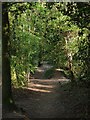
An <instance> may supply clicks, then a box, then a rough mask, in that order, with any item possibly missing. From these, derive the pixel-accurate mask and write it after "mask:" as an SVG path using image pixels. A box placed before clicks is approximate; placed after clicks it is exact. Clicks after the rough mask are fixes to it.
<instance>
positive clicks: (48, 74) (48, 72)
mask: <svg viewBox="0 0 90 120" xmlns="http://www.w3.org/2000/svg"><path fill="white" fill-rule="evenodd" d="M54 71H55V69H54V68H53V67H52V68H50V69H48V70H46V72H45V74H44V76H43V78H44V79H50V78H52V77H53V75H54Z"/></svg>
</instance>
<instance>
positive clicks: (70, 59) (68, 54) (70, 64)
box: [65, 38, 76, 83]
mask: <svg viewBox="0 0 90 120" xmlns="http://www.w3.org/2000/svg"><path fill="white" fill-rule="evenodd" d="M65 43H66V53H67V58H68V68H69V72H70V78H71V82H72V83H76V81H75V77H74V74H73V71H72V54H71V52H70V51H69V50H68V48H67V43H68V39H67V38H65Z"/></svg>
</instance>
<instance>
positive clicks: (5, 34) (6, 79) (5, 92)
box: [2, 3, 15, 109]
mask: <svg viewBox="0 0 90 120" xmlns="http://www.w3.org/2000/svg"><path fill="white" fill-rule="evenodd" d="M2 11H3V13H2V84H3V86H2V105H3V108H5V109H9V108H10V109H11V108H13V107H14V105H15V104H14V101H13V97H12V89H11V68H10V54H9V40H10V37H9V36H10V34H9V31H10V29H9V19H8V3H3V4H2Z"/></svg>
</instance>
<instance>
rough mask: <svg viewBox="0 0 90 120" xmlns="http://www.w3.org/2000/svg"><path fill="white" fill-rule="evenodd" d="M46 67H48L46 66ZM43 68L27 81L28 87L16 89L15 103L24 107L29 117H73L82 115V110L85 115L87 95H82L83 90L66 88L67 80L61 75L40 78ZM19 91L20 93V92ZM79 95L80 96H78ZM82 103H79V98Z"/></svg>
mask: <svg viewBox="0 0 90 120" xmlns="http://www.w3.org/2000/svg"><path fill="white" fill-rule="evenodd" d="M47 69H48V67H47ZM45 70H46V68H45V67H44V69H42V67H41V68H39V69H38V70H37V72H36V74H35V76H34V77H35V78H34V79H31V80H30V83H28V89H27V88H25V89H24V90H23V91H22V90H18V91H17V92H19V96H17V97H16V98H15V99H16V103H17V104H18V105H19V106H20V107H22V108H24V110H25V111H26V113H27V115H28V117H29V118H70V117H71V118H74V117H80V116H81V117H82V110H83V112H84V116H86V111H85V110H86V108H85V109H84V108H82V109H81V107H82V106H83V104H84V106H85V107H87V103H86V102H85V103H83V101H86V99H87V97H86V96H84V97H83V92H85V91H86V89H84V90H83V91H82V90H80V88H79V91H78V89H76V88H75V89H74V88H73V92H72V91H71V90H70V89H68V87H67V84H68V83H69V80H68V79H66V78H65V77H63V75H60V74H59V75H58V72H57V73H55V74H56V78H55V77H54V78H52V79H42V74H43V72H45ZM20 93H21V94H20ZM80 96H81V97H80ZM82 98H83V100H82V103H80V101H81V99H82Z"/></svg>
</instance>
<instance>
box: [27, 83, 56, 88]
mask: <svg viewBox="0 0 90 120" xmlns="http://www.w3.org/2000/svg"><path fill="white" fill-rule="evenodd" d="M29 85H30V86H31V87H32V86H33V87H43V88H54V85H42V84H34V83H30V84H29Z"/></svg>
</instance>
